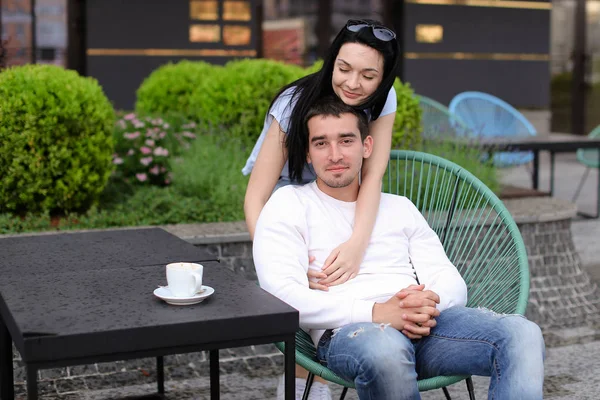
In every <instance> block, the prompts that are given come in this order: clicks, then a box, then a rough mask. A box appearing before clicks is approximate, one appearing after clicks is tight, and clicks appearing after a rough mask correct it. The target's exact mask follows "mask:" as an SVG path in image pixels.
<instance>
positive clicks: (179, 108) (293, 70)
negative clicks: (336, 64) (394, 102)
mask: <svg viewBox="0 0 600 400" xmlns="http://www.w3.org/2000/svg"><path fill="white" fill-rule="evenodd" d="M321 66H322V61H317V62H316V63H315V64H314V65H312V66H311V67H309V68H306V69H303V68H300V67H298V66H296V65H292V64H284V63H281V62H279V61H274V60H268V59H244V60H235V61H231V62H229V63H227V64H226V65H225V66H224V67H211V66H209V65H208V64H205V63H203V62H190V61H185V62H180V63H179V64H176V65H167V66H163V67H160V68H159V69H158V70H156V71H155V72H153V73H152V74H151V75H150V76H149V77H148V78H147V79H146V80H145V81H144V83H143V84H142V86H141V87H140V89H139V90H138V101H137V103H136V111H138V112H141V113H159V114H163V115H165V114H172V113H181V114H183V115H185V116H187V117H188V118H190V119H192V120H194V121H196V122H201V123H208V124H210V125H212V126H213V127H214V126H221V127H223V128H226V129H225V131H226V132H228V134H230V135H234V136H235V137H237V138H240V139H242V140H243V141H244V142H245V143H247V144H253V143H254V142H255V141H256V139H257V137H258V135H259V134H260V131H261V130H262V126H263V123H264V117H265V114H266V112H267V110H268V108H269V105H270V104H271V101H272V100H273V97H274V96H275V95H276V94H277V93H278V92H279V90H280V89H281V88H282V87H283V86H285V85H287V84H288V83H290V82H293V81H294V80H296V79H298V78H300V77H302V76H305V75H308V74H310V73H313V72H316V71H317V70H318V69H319V68H320V67H321ZM211 68H212V69H211ZM394 87H395V88H396V93H397V97H398V111H397V114H396V121H395V123H394V134H393V145H394V147H414V146H416V144H417V143H418V142H419V141H420V127H421V109H420V107H419V101H418V99H417V98H416V97H415V96H414V92H413V90H412V89H411V88H410V85H408V84H403V83H401V82H400V81H399V80H396V82H395V84H394Z"/></svg>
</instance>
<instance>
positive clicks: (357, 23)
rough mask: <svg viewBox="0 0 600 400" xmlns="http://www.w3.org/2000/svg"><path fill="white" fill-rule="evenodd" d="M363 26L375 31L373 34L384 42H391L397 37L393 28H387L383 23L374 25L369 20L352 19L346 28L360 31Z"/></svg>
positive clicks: (351, 30)
mask: <svg viewBox="0 0 600 400" xmlns="http://www.w3.org/2000/svg"><path fill="white" fill-rule="evenodd" d="M363 28H371V30H372V31H373V36H375V37H376V38H377V39H379V40H381V41H382V42H389V41H390V40H392V39H395V38H396V34H395V33H394V31H392V30H391V29H388V28H386V27H385V26H381V25H373V24H371V23H369V22H367V21H362V20H359V19H351V20H350V21H348V22H347V23H346V29H348V30H349V31H350V32H358V31H360V30H361V29H363Z"/></svg>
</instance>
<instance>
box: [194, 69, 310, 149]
mask: <svg viewBox="0 0 600 400" xmlns="http://www.w3.org/2000/svg"><path fill="white" fill-rule="evenodd" d="M305 74H306V71H305V70H304V69H302V68H300V67H298V66H296V65H290V64H284V63H281V62H279V61H274V60H267V59H255V60H252V59H244V60H236V61H231V62H229V63H227V64H226V65H225V68H223V69H222V70H221V71H220V72H219V74H216V75H215V76H214V79H211V81H210V82H208V83H207V84H206V86H204V88H203V90H196V91H195V92H194V93H193V94H192V96H191V98H190V108H191V109H194V110H195V112H196V116H197V119H198V120H201V121H203V122H209V123H211V124H213V125H224V126H226V127H230V126H232V125H240V127H241V129H239V130H237V132H239V133H240V135H241V137H240V138H241V139H243V140H245V141H247V142H248V143H254V141H255V140H256V139H257V138H258V135H259V134H260V132H261V130H262V126H263V123H264V119H265V114H266V112H267V110H268V109H269V105H270V104H271V101H272V100H273V97H274V96H275V95H276V94H277V93H278V92H279V90H280V89H281V88H282V87H283V86H285V85H287V84H288V83H290V82H292V81H294V80H296V79H298V78H300V77H302V76H304V75H305Z"/></svg>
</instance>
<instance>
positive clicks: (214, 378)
mask: <svg viewBox="0 0 600 400" xmlns="http://www.w3.org/2000/svg"><path fill="white" fill-rule="evenodd" d="M209 357H210V361H209V362H210V398H211V400H219V397H220V395H221V393H220V383H219V350H218V349H217V350H210V351H209Z"/></svg>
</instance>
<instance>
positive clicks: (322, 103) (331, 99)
mask: <svg viewBox="0 0 600 400" xmlns="http://www.w3.org/2000/svg"><path fill="white" fill-rule="evenodd" d="M342 114H352V115H354V116H355V117H356V119H357V120H358V122H357V125H358V130H359V131H360V138H361V139H362V140H365V139H366V137H367V136H368V135H369V120H368V118H367V114H366V113H365V112H364V111H361V110H357V109H356V108H354V107H352V106H350V105H348V104H346V103H344V102H343V101H342V100H340V98H339V97H337V96H326V97H324V98H322V99H320V100H318V101H317V102H315V104H313V105H312V106H311V107H310V108H309V109H308V112H307V113H306V117H305V118H304V129H305V131H306V141H307V143H308V135H309V132H308V121H309V120H310V119H311V118H312V117H316V116H319V115H321V116H334V117H338V118H339V117H340V116H341V115H342ZM307 150H308V149H307Z"/></svg>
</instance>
